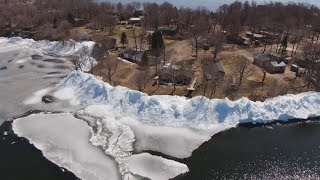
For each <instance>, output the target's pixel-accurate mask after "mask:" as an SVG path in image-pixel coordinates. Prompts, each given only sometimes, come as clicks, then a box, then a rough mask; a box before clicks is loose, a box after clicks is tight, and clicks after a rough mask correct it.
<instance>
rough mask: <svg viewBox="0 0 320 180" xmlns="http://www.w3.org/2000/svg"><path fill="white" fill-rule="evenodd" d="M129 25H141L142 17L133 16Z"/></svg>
mask: <svg viewBox="0 0 320 180" xmlns="http://www.w3.org/2000/svg"><path fill="white" fill-rule="evenodd" d="M128 25H131V26H140V25H141V17H132V18H130V19H129V21H128Z"/></svg>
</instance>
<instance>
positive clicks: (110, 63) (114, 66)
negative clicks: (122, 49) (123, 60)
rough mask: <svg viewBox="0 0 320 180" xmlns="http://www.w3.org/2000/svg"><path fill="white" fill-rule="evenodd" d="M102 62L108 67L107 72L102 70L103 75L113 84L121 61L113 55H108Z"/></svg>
mask: <svg viewBox="0 0 320 180" xmlns="http://www.w3.org/2000/svg"><path fill="white" fill-rule="evenodd" d="M100 63H101V65H102V66H103V67H104V68H105V69H106V72H101V73H102V75H103V76H104V77H105V78H106V79H107V80H108V82H109V83H110V84H111V85H112V77H113V76H114V74H115V73H116V72H117V70H118V65H119V61H118V60H117V59H116V58H115V57H113V56H112V55H106V56H105V57H104V58H103V60H102V61H101V62H100Z"/></svg>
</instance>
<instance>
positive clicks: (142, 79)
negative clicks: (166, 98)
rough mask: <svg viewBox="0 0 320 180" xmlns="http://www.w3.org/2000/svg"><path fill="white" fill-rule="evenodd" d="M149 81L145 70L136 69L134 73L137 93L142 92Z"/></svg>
mask: <svg viewBox="0 0 320 180" xmlns="http://www.w3.org/2000/svg"><path fill="white" fill-rule="evenodd" d="M148 81H149V77H148V73H147V70H146V69H138V70H137V71H136V72H135V85H136V87H137V88H138V90H139V91H141V92H143V91H144V89H145V88H146V85H147V83H148Z"/></svg>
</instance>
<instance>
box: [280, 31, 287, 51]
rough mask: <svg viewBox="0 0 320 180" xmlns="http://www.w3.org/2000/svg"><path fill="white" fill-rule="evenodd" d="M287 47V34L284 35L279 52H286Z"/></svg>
mask: <svg viewBox="0 0 320 180" xmlns="http://www.w3.org/2000/svg"><path fill="white" fill-rule="evenodd" d="M287 47H288V35H286V36H285V37H284V38H283V40H282V42H281V53H284V52H286V50H287Z"/></svg>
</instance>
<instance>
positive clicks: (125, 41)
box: [120, 32, 128, 47]
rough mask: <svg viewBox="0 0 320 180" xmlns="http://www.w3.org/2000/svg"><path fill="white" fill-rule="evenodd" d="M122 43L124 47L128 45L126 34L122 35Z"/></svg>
mask: <svg viewBox="0 0 320 180" xmlns="http://www.w3.org/2000/svg"><path fill="white" fill-rule="evenodd" d="M120 43H121V44H122V46H123V47H124V45H125V44H127V43H128V39H127V35H126V33H125V32H122V34H121V39H120Z"/></svg>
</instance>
